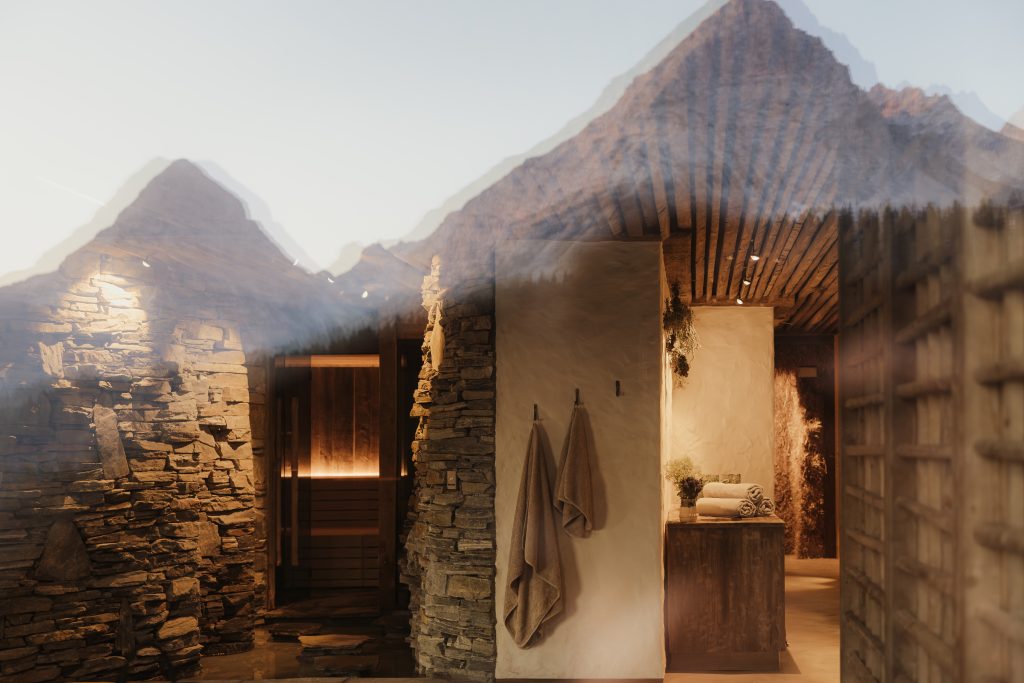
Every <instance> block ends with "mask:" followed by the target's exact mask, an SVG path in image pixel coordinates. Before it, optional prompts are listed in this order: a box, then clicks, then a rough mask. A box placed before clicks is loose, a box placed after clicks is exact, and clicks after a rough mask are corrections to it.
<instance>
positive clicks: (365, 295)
mask: <svg viewBox="0 0 1024 683" xmlns="http://www.w3.org/2000/svg"><path fill="white" fill-rule="evenodd" d="M368 296H370V293H369V292H368V291H366V290H365V289H364V290H363V298H364V299H365V298H366V297H368Z"/></svg>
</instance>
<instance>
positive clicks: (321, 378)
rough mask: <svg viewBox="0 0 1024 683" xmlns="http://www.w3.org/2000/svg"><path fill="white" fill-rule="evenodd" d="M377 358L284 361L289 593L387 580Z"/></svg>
mask: <svg viewBox="0 0 1024 683" xmlns="http://www.w3.org/2000/svg"><path fill="white" fill-rule="evenodd" d="M377 358H378V357H377V356H376V355H373V356H306V357H289V358H285V359H282V360H281V361H280V362H279V363H278V368H277V373H278V374H277V387H278V391H277V403H278V406H277V407H278V410H277V418H278V429H277V434H278V439H279V442H278V451H277V452H278V453H279V454H280V455H281V457H280V463H281V469H280V490H279V492H280V498H279V500H280V501H281V504H280V506H279V511H280V526H279V528H280V530H281V534H280V539H281V548H280V552H279V554H278V557H279V558H280V567H279V593H281V594H282V597H286V596H288V595H292V596H294V597H300V596H308V595H317V594H322V593H330V592H334V591H338V590H343V589H367V590H376V589H377V588H378V586H379V584H380V567H379V554H380V529H379V511H378V507H379V504H378V501H379V471H380V448H379V429H380V377H379V375H380V370H379V367H378V362H377Z"/></svg>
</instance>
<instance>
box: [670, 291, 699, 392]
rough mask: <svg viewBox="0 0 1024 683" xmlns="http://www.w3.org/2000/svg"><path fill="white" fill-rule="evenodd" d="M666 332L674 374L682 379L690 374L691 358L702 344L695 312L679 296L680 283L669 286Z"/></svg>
mask: <svg viewBox="0 0 1024 683" xmlns="http://www.w3.org/2000/svg"><path fill="white" fill-rule="evenodd" d="M662 326H663V327H664V330H665V352H666V353H667V354H668V357H669V364H670V365H671V366H672V373H673V374H674V375H675V376H676V377H677V378H678V379H682V378H684V377H687V376H688V375H689V374H690V358H692V357H693V353H694V351H696V350H697V349H698V348H699V347H700V344H699V342H698V341H697V331H696V330H695V329H694V327H693V311H692V310H691V309H690V307H689V306H687V305H686V304H685V303H683V299H682V297H681V296H680V294H679V282H678V281H676V282H673V283H672V284H671V285H669V298H668V299H666V300H665V314H664V316H663V317H662Z"/></svg>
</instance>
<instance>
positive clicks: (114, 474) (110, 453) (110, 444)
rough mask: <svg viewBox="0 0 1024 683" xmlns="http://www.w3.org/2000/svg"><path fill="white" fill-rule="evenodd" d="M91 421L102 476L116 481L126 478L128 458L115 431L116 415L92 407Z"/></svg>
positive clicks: (110, 411)
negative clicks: (93, 426) (94, 428)
mask: <svg viewBox="0 0 1024 683" xmlns="http://www.w3.org/2000/svg"><path fill="white" fill-rule="evenodd" d="M92 420H93V423H94V424H95V425H96V444H97V446H98V447H99V451H100V461H101V462H102V463H103V476H104V478H106V479H117V478H118V477H127V476H128V471H129V470H128V458H127V456H126V455H125V452H124V444H123V443H121V434H120V432H119V431H118V429H117V413H115V412H114V411H113V410H112V409H111V408H107V407H104V406H101V405H99V404H97V405H95V406H93V409H92Z"/></svg>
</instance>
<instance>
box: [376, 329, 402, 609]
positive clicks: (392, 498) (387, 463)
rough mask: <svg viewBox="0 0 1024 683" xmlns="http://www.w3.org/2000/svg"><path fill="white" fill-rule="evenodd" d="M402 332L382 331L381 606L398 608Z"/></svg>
mask: <svg viewBox="0 0 1024 683" xmlns="http://www.w3.org/2000/svg"><path fill="white" fill-rule="evenodd" d="M398 362H399V360H398V335H397V331H396V329H395V326H394V325H385V326H383V327H381V330H380V374H379V381H380V389H379V396H380V410H379V412H378V419H379V424H380V446H379V453H380V479H379V480H378V486H379V489H380V490H379V496H378V500H379V508H378V514H379V519H380V598H379V601H380V607H381V609H394V608H395V607H397V597H398V595H397V591H398V548H397V544H398V527H397V525H398V519H397V509H398V506H397V503H398V477H399V474H400V470H399V453H400V450H399V444H398V420H399V416H398Z"/></svg>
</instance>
